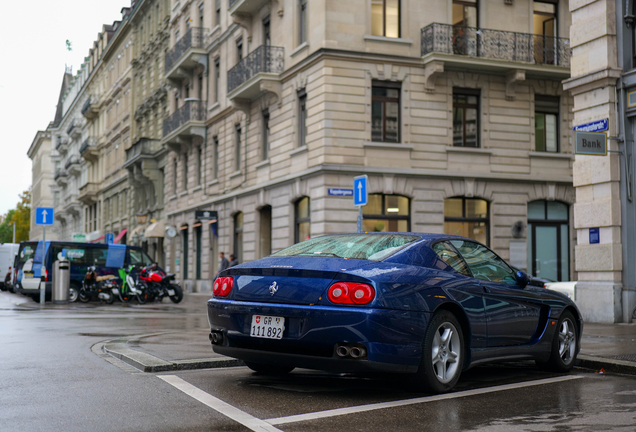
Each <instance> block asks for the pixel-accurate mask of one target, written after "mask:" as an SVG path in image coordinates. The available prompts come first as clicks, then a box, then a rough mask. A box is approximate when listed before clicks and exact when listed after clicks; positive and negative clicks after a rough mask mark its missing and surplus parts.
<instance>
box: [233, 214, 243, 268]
mask: <svg viewBox="0 0 636 432" xmlns="http://www.w3.org/2000/svg"><path fill="white" fill-rule="evenodd" d="M234 256H235V257H236V259H238V262H239V264H240V263H242V262H243V213H241V212H238V213H237V214H235V215H234Z"/></svg>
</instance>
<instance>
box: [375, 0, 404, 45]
mask: <svg viewBox="0 0 636 432" xmlns="http://www.w3.org/2000/svg"><path fill="white" fill-rule="evenodd" d="M371 34H372V35H374V36H386V37H390V38H399V37H400V0H371Z"/></svg>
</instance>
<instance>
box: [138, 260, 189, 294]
mask: <svg viewBox="0 0 636 432" xmlns="http://www.w3.org/2000/svg"><path fill="white" fill-rule="evenodd" d="M139 276H140V278H141V280H142V281H144V282H145V283H146V285H147V286H148V289H149V290H150V292H151V294H152V295H153V297H155V298H156V299H157V300H159V301H162V300H163V299H164V297H170V300H172V302H173V303H179V302H180V301H181V300H183V290H182V289H181V287H180V286H179V285H177V284H175V283H172V281H174V278H175V276H174V275H173V274H165V273H164V272H162V271H161V270H159V268H158V267H157V264H151V265H149V266H146V267H143V268H142V269H141V272H140V273H139Z"/></svg>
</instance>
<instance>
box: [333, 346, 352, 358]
mask: <svg viewBox="0 0 636 432" xmlns="http://www.w3.org/2000/svg"><path fill="white" fill-rule="evenodd" d="M350 353H351V348H349V347H348V346H346V345H340V346H339V347H338V348H336V354H338V356H339V357H348V356H349V354H350Z"/></svg>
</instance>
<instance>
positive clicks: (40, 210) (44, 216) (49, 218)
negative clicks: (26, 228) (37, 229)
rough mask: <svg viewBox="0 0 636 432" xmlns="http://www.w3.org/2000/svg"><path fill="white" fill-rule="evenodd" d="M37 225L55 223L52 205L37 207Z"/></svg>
mask: <svg viewBox="0 0 636 432" xmlns="http://www.w3.org/2000/svg"><path fill="white" fill-rule="evenodd" d="M35 224H36V225H53V209H52V208H51V207H37V208H36V209H35Z"/></svg>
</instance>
